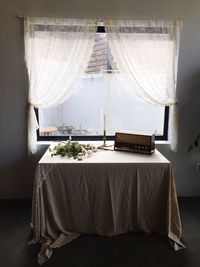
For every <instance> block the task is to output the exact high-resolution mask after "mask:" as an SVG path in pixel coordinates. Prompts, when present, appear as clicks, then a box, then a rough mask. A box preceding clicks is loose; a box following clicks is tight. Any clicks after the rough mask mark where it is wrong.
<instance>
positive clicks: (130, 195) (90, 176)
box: [32, 150, 185, 264]
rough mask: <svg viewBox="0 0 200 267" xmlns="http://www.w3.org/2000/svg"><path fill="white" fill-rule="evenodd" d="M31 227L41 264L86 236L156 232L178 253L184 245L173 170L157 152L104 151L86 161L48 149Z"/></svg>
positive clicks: (39, 176)
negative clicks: (52, 155) (55, 250)
mask: <svg viewBox="0 0 200 267" xmlns="http://www.w3.org/2000/svg"><path fill="white" fill-rule="evenodd" d="M32 224H33V233H34V241H35V242H41V244H42V246H41V250H40V253H39V255H38V262H39V263H40V264H42V263H44V262H45V261H46V260H47V259H48V258H49V257H50V256H51V254H52V252H53V248H56V247H61V246H63V245H64V244H66V243H68V242H70V241H71V240H73V239H74V238H77V237H78V236H79V235H80V234H84V233H85V234H97V235H101V236H115V235H118V234H122V233H127V232H129V231H134V232H138V231H140V232H145V233H152V232H156V233H159V234H161V235H163V236H166V237H167V238H168V240H169V241H170V244H171V245H172V246H173V248H174V249H175V250H178V249H180V248H184V247H185V246H184V245H183V243H182V242H181V240H180V239H181V231H182V228H181V220H180V215H179V208H178V203H177V196H176V188H175V183H174V179H173V174H172V166H171V163H170V162H169V161H168V160H167V159H166V158H165V157H164V156H163V155H162V154H161V153H160V152H159V151H157V150H156V151H155V153H154V154H153V155H142V154H135V153H130V152H121V151H100V152H96V153H93V154H92V156H91V157H86V158H85V159H84V160H83V161H78V160H74V159H72V158H71V159H68V158H61V157H60V156H56V157H51V154H50V152H49V151H48V150H47V151H46V153H45V154H44V156H43V157H42V159H41V160H40V161H39V163H38V166H37V170H36V176H35V184H34V192H33V206H32Z"/></svg>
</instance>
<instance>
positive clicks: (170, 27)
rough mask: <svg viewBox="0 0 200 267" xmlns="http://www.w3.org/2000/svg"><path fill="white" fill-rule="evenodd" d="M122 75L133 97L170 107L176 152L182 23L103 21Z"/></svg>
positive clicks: (174, 21) (172, 21)
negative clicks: (127, 82) (177, 90)
mask: <svg viewBox="0 0 200 267" xmlns="http://www.w3.org/2000/svg"><path fill="white" fill-rule="evenodd" d="M104 24H105V27H106V32H107V38H108V41H109V45H110V48H111V51H112V55H113V58H114V59H115V62H116V64H117V66H118V69H119V71H120V72H121V73H122V74H124V75H125V76H126V77H127V78H128V80H129V82H130V85H131V86H130V93H131V92H135V93H136V94H137V95H138V96H139V97H141V98H142V99H144V100H145V101H147V102H148V103H151V104H153V105H158V106H170V120H169V139H170V141H171V149H172V150H173V151H176V150H177V131H178V129H177V128H178V127H177V99H176V83H177V64H178V53H179V39H180V28H181V25H182V21H181V20H152V21H151V20H150V21H149V20H146V21H140V20H136V21H134V20H104Z"/></svg>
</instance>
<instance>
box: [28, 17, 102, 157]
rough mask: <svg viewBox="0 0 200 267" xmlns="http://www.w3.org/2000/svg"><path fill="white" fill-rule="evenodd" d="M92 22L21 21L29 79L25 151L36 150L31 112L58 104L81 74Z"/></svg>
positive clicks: (93, 27) (89, 46)
mask: <svg viewBox="0 0 200 267" xmlns="http://www.w3.org/2000/svg"><path fill="white" fill-rule="evenodd" d="M96 25H97V21H96V20H93V19H91V20H89V19H58V18H34V17H32V18H30V17H27V18H25V19H24V32H25V60H26V65H27V70H28V76H29V95H28V104H29V110H28V150H29V152H31V153H35V152H36V150H37V146H36V141H37V134H36V130H37V129H38V128H39V125H38V122H37V119H36V115H35V111H34V108H50V107H53V106H57V105H60V104H62V103H63V102H65V101H66V99H67V98H69V97H70V96H71V95H72V93H73V90H74V87H73V84H74V83H75V82H76V81H77V79H79V78H80V77H81V75H82V74H83V73H84V71H85V69H86V67H87V63H88V61H89V57H90V55H91V53H92V47H93V44H94V39H95V33H96Z"/></svg>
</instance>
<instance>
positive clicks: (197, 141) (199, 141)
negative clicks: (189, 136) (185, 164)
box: [188, 134, 200, 152]
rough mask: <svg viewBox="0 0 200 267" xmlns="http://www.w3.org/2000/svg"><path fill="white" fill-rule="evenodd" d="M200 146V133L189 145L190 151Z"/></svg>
mask: <svg viewBox="0 0 200 267" xmlns="http://www.w3.org/2000/svg"><path fill="white" fill-rule="evenodd" d="M198 146H200V134H198V135H197V137H196V138H195V139H194V141H193V143H192V144H191V145H190V146H189V148H188V151H189V152H191V151H192V149H193V148H195V147H196V148H197V147H198Z"/></svg>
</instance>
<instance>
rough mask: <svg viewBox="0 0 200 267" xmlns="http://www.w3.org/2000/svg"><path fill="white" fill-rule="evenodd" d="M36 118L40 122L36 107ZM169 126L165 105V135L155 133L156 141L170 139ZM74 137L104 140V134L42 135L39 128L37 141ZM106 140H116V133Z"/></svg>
mask: <svg viewBox="0 0 200 267" xmlns="http://www.w3.org/2000/svg"><path fill="white" fill-rule="evenodd" d="M35 114H36V118H37V121H38V124H39V112H38V109H37V108H35ZM168 127H169V106H165V112H164V125H163V135H155V140H156V141H168ZM70 136H71V137H72V140H74V141H103V135H74V136H73V135H66V136H61V135H60V136H59V135H49V136H41V135H40V134H39V129H38V130H37V141H66V140H69V137H70ZM106 140H108V141H113V140H115V135H106Z"/></svg>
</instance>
